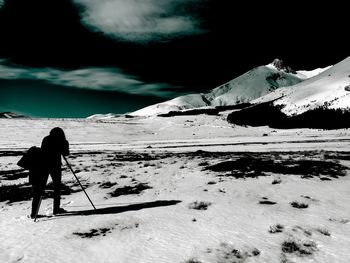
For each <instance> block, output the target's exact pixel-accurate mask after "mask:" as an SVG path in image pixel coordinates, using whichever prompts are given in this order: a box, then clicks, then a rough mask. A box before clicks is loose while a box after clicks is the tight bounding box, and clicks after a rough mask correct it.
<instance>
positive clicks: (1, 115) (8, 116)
mask: <svg viewBox="0 0 350 263" xmlns="http://www.w3.org/2000/svg"><path fill="white" fill-rule="evenodd" d="M14 118H26V116H24V115H22V114H19V113H14V112H9V111H6V112H0V119H14Z"/></svg>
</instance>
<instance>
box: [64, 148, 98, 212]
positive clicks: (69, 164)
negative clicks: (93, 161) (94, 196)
mask: <svg viewBox="0 0 350 263" xmlns="http://www.w3.org/2000/svg"><path fill="white" fill-rule="evenodd" d="M62 156H63V159H64V160H65V161H66V163H67V166H68V167H69V169H70V170H71V172H72V174H73V175H74V177H75V179H77V182H78V183H79V185H80V187H81V189H83V191H84V193H85V195H86V197H87V198H88V199H89V201H90V203H91V205H92V207H93V208H94V210H96V207H95V206H94V204H93V203H92V201H91V199H90V197H89V196H88V194H87V193H86V191H85V189H84V187H83V185H82V184H81V183H80V181H79V179H78V177H77V176H76V174H75V173H74V171H73V169H72V167H71V166H70V164H69V162H68V161H67V159H66V157H65V156H64V155H62Z"/></svg>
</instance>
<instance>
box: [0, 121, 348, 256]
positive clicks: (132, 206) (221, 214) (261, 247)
mask: <svg viewBox="0 0 350 263" xmlns="http://www.w3.org/2000/svg"><path fill="white" fill-rule="evenodd" d="M55 126H59V127H61V128H63V129H64V130H65V132H66V136H67V139H68V140H69V142H70V145H71V155H70V156H69V158H68V160H69V161H70V163H71V165H72V166H73V169H74V170H75V171H76V173H77V175H78V177H79V178H80V180H81V181H82V183H83V184H84V186H85V187H86V189H87V192H88V194H89V195H90V197H91V199H92V200H93V202H94V204H95V205H96V207H97V210H96V211H94V210H93V209H92V207H91V205H90V204H89V202H88V200H87V199H86V197H85V196H84V193H83V192H82V191H81V189H80V188H79V186H78V185H77V183H76V181H75V180H74V177H73V176H72V174H71V173H70V172H69V170H68V168H67V167H66V166H63V168H64V170H63V182H64V184H65V187H64V191H63V193H64V195H63V196H62V204H63V207H64V208H65V209H66V210H68V211H69V213H68V214H64V215H60V216H55V217H52V216H51V213H52V198H50V197H51V196H52V187H51V186H50V185H49V186H48V187H47V190H46V193H45V198H44V200H43V202H42V206H41V210H40V215H42V217H40V218H39V219H38V221H37V222H36V223H34V222H33V221H32V220H30V219H28V218H27V217H26V216H27V215H29V214H30V207H31V203H30V187H29V185H28V183H27V182H28V178H27V176H26V172H25V171H23V170H20V169H19V167H18V166H17V165H16V163H17V161H18V160H19V158H20V156H21V154H22V153H23V151H24V150H25V149H27V148H29V147H30V146H32V145H37V146H40V143H41V140H42V138H43V137H44V136H46V135H47V134H48V133H49V131H50V129H52V128H53V127H55ZM349 153H350V130H348V129H343V130H331V131H323V130H309V129H293V130H276V129H270V128H268V127H258V128H252V127H240V126H234V125H231V124H229V123H227V122H226V121H225V120H224V117H217V116H205V115H200V116H184V117H172V118H160V117H150V118H130V119H128V118H116V119H105V120H93V119H91V120H73V119H72V120H69V119H66V120H64V119H62V120H49V119H0V194H1V195H0V211H1V212H0V262H33V263H34V262H35V263H36V262H113V263H115V262H121V263H127V262H130V263H131V262H133V263H134V262H149V263H151V262H152V263H154V262H169V263H170V262H171V263H172V262H184V263H190V262H192V263H194V262H203V263H204V262H213V263H215V262H217V263H226V262H269V263H273V262H336V263H340V262H344V263H345V262H349V261H350V250H349V247H350V205H349V202H350V176H349V173H350V172H349V169H350V155H349Z"/></svg>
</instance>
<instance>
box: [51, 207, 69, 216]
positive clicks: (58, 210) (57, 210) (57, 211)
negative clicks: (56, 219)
mask: <svg viewBox="0 0 350 263" xmlns="http://www.w3.org/2000/svg"><path fill="white" fill-rule="evenodd" d="M64 213H67V210H65V209H63V208H56V209H54V210H53V214H54V215H58V214H64Z"/></svg>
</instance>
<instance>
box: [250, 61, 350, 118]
mask: <svg viewBox="0 0 350 263" xmlns="http://www.w3.org/2000/svg"><path fill="white" fill-rule="evenodd" d="M273 100H274V102H273V103H274V105H283V107H282V112H283V113H285V114H287V115H289V116H290V115H297V114H300V113H303V112H306V111H308V110H312V109H315V108H318V107H324V108H329V109H338V108H339V109H349V108H350V57H348V58H346V59H344V60H343V61H341V62H339V63H338V64H336V65H334V66H332V67H328V68H326V70H325V71H322V72H321V73H319V74H318V75H316V76H314V77H312V78H309V79H307V80H305V81H303V82H301V83H298V84H296V85H294V86H290V87H283V88H280V89H278V90H275V91H273V92H271V93H270V94H267V95H265V96H263V97H261V98H258V99H256V100H254V101H252V103H254V104H258V103H263V102H268V101H273Z"/></svg>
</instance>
